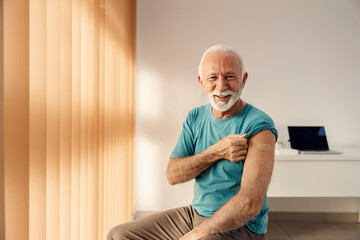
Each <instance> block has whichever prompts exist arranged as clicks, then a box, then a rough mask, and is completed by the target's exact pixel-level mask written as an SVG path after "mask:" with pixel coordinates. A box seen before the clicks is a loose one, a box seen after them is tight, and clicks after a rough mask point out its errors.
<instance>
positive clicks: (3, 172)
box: [0, 0, 136, 240]
mask: <svg viewBox="0 0 360 240" xmlns="http://www.w3.org/2000/svg"><path fill="white" fill-rule="evenodd" d="M0 12H1V17H0V21H1V26H0V29H1V40H0V43H1V47H0V53H1V54H0V55H1V58H0V61H1V64H0V65H1V67H0V73H1V74H0V77H1V80H0V100H1V102H0V103H1V105H0V239H12V240H17V239H31V240H35V239H36V240H45V239H49V240H50V239H51V240H53V239H54V240H57V239H59V240H60V239H64V240H65V239H66V240H69V239H71V240H75V239H76V240H77V239H93V240H95V239H105V237H106V234H107V232H108V230H109V229H110V228H111V227H112V226H114V225H116V224H119V223H122V222H124V221H128V220H130V217H131V215H132V214H133V210H134V190H133V189H134V180H133V179H134V176H133V166H134V165H133V160H134V137H135V96H134V94H135V89H134V88H135V82H134V81H135V76H134V74H135V43H136V36H135V34H136V22H135V21H136V1H135V0H2V1H1V9H0Z"/></svg>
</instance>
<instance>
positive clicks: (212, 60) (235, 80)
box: [198, 51, 247, 113]
mask: <svg viewBox="0 0 360 240" xmlns="http://www.w3.org/2000/svg"><path fill="white" fill-rule="evenodd" d="M242 75H243V74H242V70H241V62H240V59H239V58H238V57H237V55H236V54H235V53H232V52H225V53H224V52H219V51H218V52H211V53H209V54H208V55H207V56H206V57H205V59H204V62H203V64H202V78H201V77H200V76H199V77H198V80H199V82H200V84H201V85H202V87H203V89H204V90H205V92H206V93H207V94H208V96H209V100H210V103H211V105H212V106H213V108H214V109H215V111H217V112H221V113H224V112H227V111H230V110H236V109H232V108H234V107H239V104H236V103H237V102H238V100H239V98H240V95H241V90H242V88H243V87H244V84H245V82H246V78H247V74H244V78H243V79H242ZM243 81H244V83H242V82H243ZM239 102H240V101H239ZM213 111H214V110H213ZM234 112H236V111H234Z"/></svg>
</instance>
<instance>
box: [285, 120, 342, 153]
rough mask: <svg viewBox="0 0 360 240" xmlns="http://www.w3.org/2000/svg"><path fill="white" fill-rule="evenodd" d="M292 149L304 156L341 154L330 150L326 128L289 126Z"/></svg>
mask: <svg viewBox="0 0 360 240" xmlns="http://www.w3.org/2000/svg"><path fill="white" fill-rule="evenodd" d="M288 130H289V137H290V145H291V148H293V149H297V150H298V151H299V153H302V154H340V153H342V152H340V151H336V150H330V149H329V145H328V142H327V139H326V134H325V127H324V126H315V127H313V126H311V127H310V126H288Z"/></svg>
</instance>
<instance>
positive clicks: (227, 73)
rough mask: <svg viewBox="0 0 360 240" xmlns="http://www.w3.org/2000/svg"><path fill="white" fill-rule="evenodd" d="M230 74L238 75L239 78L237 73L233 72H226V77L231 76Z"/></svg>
mask: <svg viewBox="0 0 360 240" xmlns="http://www.w3.org/2000/svg"><path fill="white" fill-rule="evenodd" d="M229 74H232V75H236V76H237V74H236V72H231V71H229V72H226V73H225V75H229Z"/></svg>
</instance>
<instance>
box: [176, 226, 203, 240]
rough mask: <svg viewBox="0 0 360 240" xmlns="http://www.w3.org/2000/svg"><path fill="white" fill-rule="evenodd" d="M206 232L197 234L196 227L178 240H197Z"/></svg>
mask: <svg viewBox="0 0 360 240" xmlns="http://www.w3.org/2000/svg"><path fill="white" fill-rule="evenodd" d="M206 235H207V234H199V233H197V232H196V228H195V229H194V230H192V231H190V232H188V233H187V234H185V235H184V236H182V237H181V238H180V239H179V240H199V239H201V238H203V237H205V236H206Z"/></svg>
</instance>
